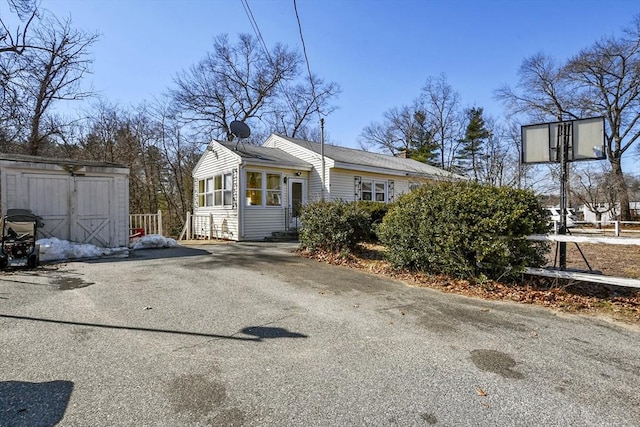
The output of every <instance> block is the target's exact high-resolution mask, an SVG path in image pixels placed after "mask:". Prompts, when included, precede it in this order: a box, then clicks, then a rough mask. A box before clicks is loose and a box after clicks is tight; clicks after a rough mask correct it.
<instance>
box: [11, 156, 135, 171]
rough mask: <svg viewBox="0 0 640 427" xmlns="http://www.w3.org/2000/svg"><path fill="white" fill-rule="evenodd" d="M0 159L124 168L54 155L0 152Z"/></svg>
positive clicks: (106, 163) (123, 166) (108, 163)
mask: <svg viewBox="0 0 640 427" xmlns="http://www.w3.org/2000/svg"><path fill="white" fill-rule="evenodd" d="M0 160H8V161H11V162H28V163H46V164H52V165H72V166H93V167H99V168H126V166H125V165H122V164H120V163H110V162H100V161H95V160H82V159H61V158H55V157H43V156H28V155H26V154H13V153H0Z"/></svg>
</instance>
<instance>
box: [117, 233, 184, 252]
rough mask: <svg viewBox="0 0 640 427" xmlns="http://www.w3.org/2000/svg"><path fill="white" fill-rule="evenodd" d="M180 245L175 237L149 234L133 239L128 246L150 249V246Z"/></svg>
mask: <svg viewBox="0 0 640 427" xmlns="http://www.w3.org/2000/svg"><path fill="white" fill-rule="evenodd" d="M178 246H180V245H179V244H178V242H177V241H176V240H175V239H172V238H170V237H164V236H162V235H160V234H149V235H146V236H142V237H139V238H137V239H136V240H134V241H133V242H132V243H131V244H130V245H129V247H130V248H131V249H133V250H136V249H152V248H176V247H178Z"/></svg>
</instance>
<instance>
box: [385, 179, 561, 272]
mask: <svg viewBox="0 0 640 427" xmlns="http://www.w3.org/2000/svg"><path fill="white" fill-rule="evenodd" d="M548 231H549V222H548V218H547V217H546V214H545V211H544V209H542V207H541V206H540V203H539V201H538V200H537V199H536V197H535V195H534V194H533V193H532V192H530V191H525V190H516V189H513V188H508V187H493V186H486V185H480V184H477V183H470V182H442V183H435V184H432V185H424V186H421V187H420V188H418V189H416V190H414V191H412V192H410V193H408V194H404V195H403V196H401V198H400V199H399V200H398V201H397V202H396V203H394V205H393V206H392V207H391V209H390V210H389V213H388V214H387V215H386V216H385V218H384V220H383V222H382V224H381V225H380V227H379V230H378V235H379V238H380V242H381V243H382V244H383V245H384V246H385V247H386V249H387V252H386V253H387V257H388V260H389V261H390V262H391V263H392V265H393V266H395V267H397V268H409V269H413V270H418V271H423V272H427V273H432V274H447V275H450V276H452V277H457V278H467V279H469V278H488V279H503V280H505V279H509V278H515V277H516V276H517V275H518V273H521V272H522V271H523V269H524V267H538V266H541V265H543V264H544V263H545V254H546V253H547V252H548V250H549V245H548V244H547V243H544V242H531V241H528V240H526V239H525V237H526V236H528V235H530V234H544V233H546V232H548Z"/></svg>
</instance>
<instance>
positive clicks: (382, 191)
mask: <svg viewBox="0 0 640 427" xmlns="http://www.w3.org/2000/svg"><path fill="white" fill-rule="evenodd" d="M361 185H362V187H361V188H362V194H361V200H373V201H376V202H386V201H387V182H386V181H365V180H363V181H362V184H361Z"/></svg>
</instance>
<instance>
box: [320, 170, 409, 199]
mask: <svg viewBox="0 0 640 427" xmlns="http://www.w3.org/2000/svg"><path fill="white" fill-rule="evenodd" d="M330 175H331V200H337V199H341V200H345V201H349V202H352V201H355V200H357V198H356V189H355V177H356V176H359V177H361V178H362V179H371V180H377V181H387V192H388V191H389V190H388V189H389V184H388V183H389V181H393V198H394V199H395V198H397V197H399V196H400V194H402V193H407V192H408V191H409V180H408V179H407V178H406V177H403V176H397V175H381V174H375V173H370V172H359V171H353V170H347V169H331V171H330ZM387 195H388V196H389V194H387Z"/></svg>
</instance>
